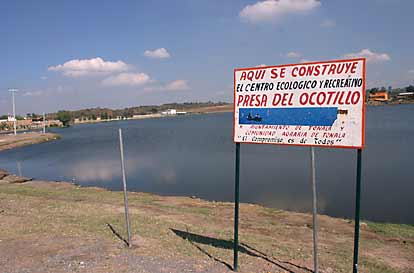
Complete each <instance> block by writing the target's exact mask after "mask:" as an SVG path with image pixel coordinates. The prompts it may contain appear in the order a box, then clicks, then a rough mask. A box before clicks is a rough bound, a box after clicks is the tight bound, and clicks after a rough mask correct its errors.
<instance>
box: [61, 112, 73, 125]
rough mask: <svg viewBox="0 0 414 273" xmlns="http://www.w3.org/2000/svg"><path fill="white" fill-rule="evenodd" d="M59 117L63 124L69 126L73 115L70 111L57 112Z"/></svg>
mask: <svg viewBox="0 0 414 273" xmlns="http://www.w3.org/2000/svg"><path fill="white" fill-rule="evenodd" d="M57 119H58V120H60V121H61V122H62V123H63V126H69V124H70V121H71V120H72V116H71V114H70V112H69V111H59V112H57Z"/></svg>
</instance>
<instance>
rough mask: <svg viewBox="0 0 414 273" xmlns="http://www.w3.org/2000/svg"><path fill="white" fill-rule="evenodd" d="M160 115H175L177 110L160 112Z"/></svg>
mask: <svg viewBox="0 0 414 273" xmlns="http://www.w3.org/2000/svg"><path fill="white" fill-rule="evenodd" d="M161 114H163V115H167V116H168V115H177V110H176V109H168V110H167V111H164V112H161Z"/></svg>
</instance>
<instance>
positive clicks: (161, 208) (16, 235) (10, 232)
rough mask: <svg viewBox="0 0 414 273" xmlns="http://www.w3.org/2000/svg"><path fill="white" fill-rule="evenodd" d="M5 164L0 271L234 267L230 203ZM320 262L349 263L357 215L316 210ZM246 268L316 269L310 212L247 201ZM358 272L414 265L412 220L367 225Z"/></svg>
mask: <svg viewBox="0 0 414 273" xmlns="http://www.w3.org/2000/svg"><path fill="white" fill-rule="evenodd" d="M26 180H27V179H21V178H20V179H19V177H16V176H11V175H8V174H7V173H6V172H4V171H0V231H1V232H0V272H3V273H12V272H13V273H17V272H19V273H23V272H25V273H26V272H39V273H40V272H42V273H43V272H150V273H158V272H172V273H182V272H211V273H224V272H232V270H231V269H232V266H233V241H232V238H233V209H234V207H233V204H232V203H221V202H208V201H204V200H200V199H193V198H187V197H162V196H157V195H152V194H146V193H129V205H130V218H131V227H132V235H133V237H132V246H131V247H127V245H126V243H125V240H126V230H125V217H124V206H123V195H122V193H121V192H111V191H107V190H104V189H100V188H82V187H78V186H76V185H73V184H70V183H64V182H45V181H26ZM318 218H319V252H320V256H319V263H320V272H324V273H332V272H352V245H353V228H354V226H353V223H352V221H349V220H346V219H336V218H331V217H328V216H324V215H320V216H319V217H318ZM239 234H240V235H239V236H240V239H239V240H240V244H239V272H245V273H247V272H248V273H251V272H263V273H265V272H298V273H304V272H313V256H312V217H311V215H308V214H302V213H295V212H287V211H282V210H276V209H270V208H265V207H261V206H257V205H251V204H241V207H240V230H239ZM359 272H373V273H378V272H401V273H403V272H404V273H412V272H414V227H413V226H410V225H396V224H378V223H370V222H364V223H363V224H362V225H361V247H360V263H359Z"/></svg>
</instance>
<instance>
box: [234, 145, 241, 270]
mask: <svg viewBox="0 0 414 273" xmlns="http://www.w3.org/2000/svg"><path fill="white" fill-rule="evenodd" d="M239 178H240V143H236V178H235V188H234V247H233V249H234V255H233V258H234V260H233V270H234V271H237V270H238V254H239V253H238V252H239V188H240V187H239V180H240V179H239Z"/></svg>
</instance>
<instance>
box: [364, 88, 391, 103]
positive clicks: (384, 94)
mask: <svg viewBox="0 0 414 273" xmlns="http://www.w3.org/2000/svg"><path fill="white" fill-rule="evenodd" d="M389 100H390V94H389V93H388V91H387V90H381V91H376V92H372V93H369V95H368V101H381V102H386V101H389Z"/></svg>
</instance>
